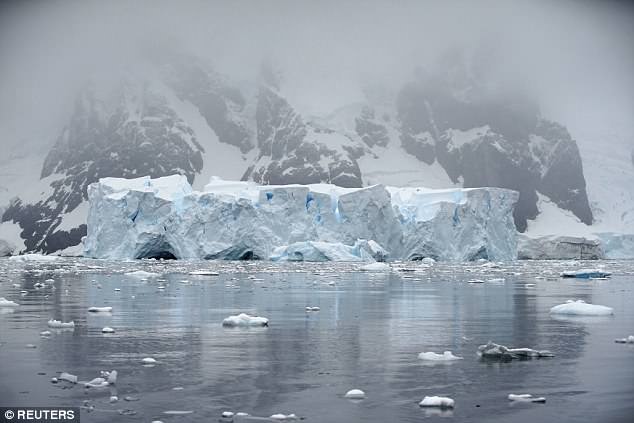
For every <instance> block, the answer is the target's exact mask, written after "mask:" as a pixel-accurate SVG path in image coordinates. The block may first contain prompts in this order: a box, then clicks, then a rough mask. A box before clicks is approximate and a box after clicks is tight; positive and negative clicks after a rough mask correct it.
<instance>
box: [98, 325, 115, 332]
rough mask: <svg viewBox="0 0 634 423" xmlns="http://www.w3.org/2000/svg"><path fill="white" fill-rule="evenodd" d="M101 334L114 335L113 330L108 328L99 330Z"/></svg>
mask: <svg viewBox="0 0 634 423" xmlns="http://www.w3.org/2000/svg"><path fill="white" fill-rule="evenodd" d="M101 333H114V329H112V328H111V327H109V326H106V327H105V328H103V329H101Z"/></svg>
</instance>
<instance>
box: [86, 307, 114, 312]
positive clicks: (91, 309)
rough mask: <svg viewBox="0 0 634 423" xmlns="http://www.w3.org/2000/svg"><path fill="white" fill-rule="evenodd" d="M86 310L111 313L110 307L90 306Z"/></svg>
mask: <svg viewBox="0 0 634 423" xmlns="http://www.w3.org/2000/svg"><path fill="white" fill-rule="evenodd" d="M88 311H89V312H91V313H112V307H90V308H89V309H88Z"/></svg>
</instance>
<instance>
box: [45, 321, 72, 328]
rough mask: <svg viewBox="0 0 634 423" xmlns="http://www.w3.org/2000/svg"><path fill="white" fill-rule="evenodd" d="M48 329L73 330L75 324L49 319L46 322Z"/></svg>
mask: <svg viewBox="0 0 634 423" xmlns="http://www.w3.org/2000/svg"><path fill="white" fill-rule="evenodd" d="M48 327H49V328H54V329H64V328H74V327H75V322H73V321H72V320H71V321H70V322H62V321H60V320H55V319H51V320H49V321H48Z"/></svg>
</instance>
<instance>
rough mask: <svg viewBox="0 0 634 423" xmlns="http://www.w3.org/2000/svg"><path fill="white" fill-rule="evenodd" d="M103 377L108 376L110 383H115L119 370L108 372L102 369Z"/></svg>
mask: <svg viewBox="0 0 634 423" xmlns="http://www.w3.org/2000/svg"><path fill="white" fill-rule="evenodd" d="M101 377H103V378H106V380H107V381H108V383H109V384H110V385H114V384H115V383H117V371H116V370H113V371H111V372H108V371H106V370H102V371H101Z"/></svg>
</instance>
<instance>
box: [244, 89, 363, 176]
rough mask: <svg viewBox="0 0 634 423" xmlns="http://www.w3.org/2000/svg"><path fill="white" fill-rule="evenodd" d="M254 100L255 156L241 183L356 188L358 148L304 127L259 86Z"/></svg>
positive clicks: (333, 134) (339, 136)
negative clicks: (257, 151)
mask: <svg viewBox="0 0 634 423" xmlns="http://www.w3.org/2000/svg"><path fill="white" fill-rule="evenodd" d="M257 101H258V103H257V109H256V116H255V117H256V124H257V140H258V148H259V151H260V154H259V156H258V158H257V160H256V162H255V163H254V164H253V165H251V166H250V167H249V168H248V169H247V171H246V172H245V174H244V176H243V179H244V180H247V179H248V180H253V181H256V182H258V183H261V184H270V185H278V184H312V183H319V182H327V183H332V184H336V185H339V186H342V187H361V186H362V179H361V171H360V170H359V166H358V164H357V162H356V160H355V157H354V155H355V152H356V151H357V148H358V147H357V146H355V143H354V142H353V141H352V140H350V139H348V138H347V137H345V135H342V134H339V133H336V132H335V131H333V130H330V129H328V128H319V127H316V126H314V125H312V124H309V123H305V122H304V121H303V119H302V117H301V116H300V115H299V114H298V113H297V112H296V111H295V110H294V109H293V108H292V107H291V105H290V104H288V102H287V101H286V100H285V99H284V98H283V97H282V96H280V95H279V94H278V93H277V90H276V89H275V88H274V87H271V86H268V85H263V86H262V87H261V88H260V91H259V94H258V100H257ZM333 145H334V148H333Z"/></svg>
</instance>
